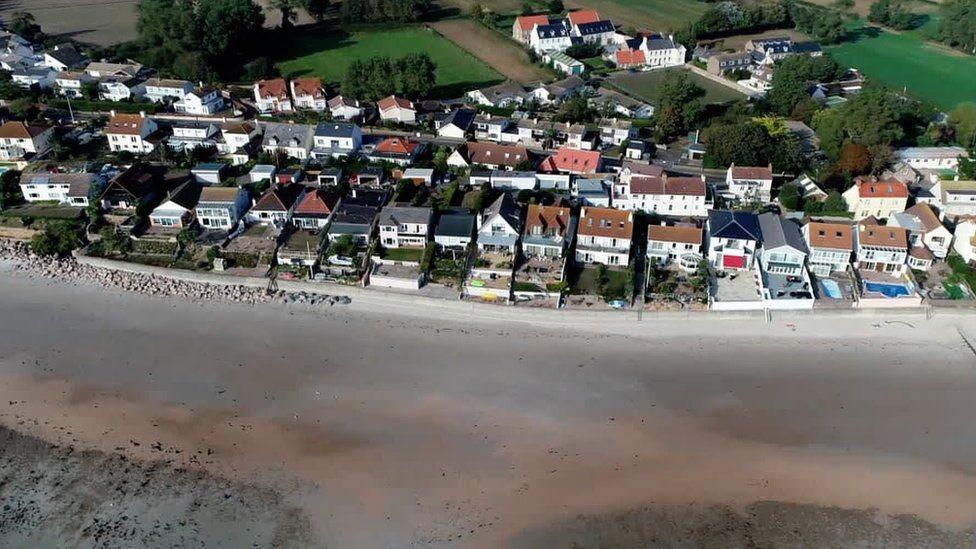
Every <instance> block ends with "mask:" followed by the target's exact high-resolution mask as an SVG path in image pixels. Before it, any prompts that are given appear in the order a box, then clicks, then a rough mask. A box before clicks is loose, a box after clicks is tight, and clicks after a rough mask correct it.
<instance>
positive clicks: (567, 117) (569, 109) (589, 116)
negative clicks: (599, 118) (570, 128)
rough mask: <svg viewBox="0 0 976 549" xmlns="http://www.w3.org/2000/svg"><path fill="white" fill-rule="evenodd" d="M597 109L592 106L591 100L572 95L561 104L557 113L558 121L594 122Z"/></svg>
mask: <svg viewBox="0 0 976 549" xmlns="http://www.w3.org/2000/svg"><path fill="white" fill-rule="evenodd" d="M595 117H596V111H595V110H594V109H592V108H591V107H590V102H589V101H587V100H586V98H583V97H579V96H576V97H570V98H569V99H566V100H565V101H563V102H562V103H561V104H560V105H559V111H558V112H557V113H556V120H557V121H558V122H573V123H580V122H592V121H593V119H594V118H595Z"/></svg>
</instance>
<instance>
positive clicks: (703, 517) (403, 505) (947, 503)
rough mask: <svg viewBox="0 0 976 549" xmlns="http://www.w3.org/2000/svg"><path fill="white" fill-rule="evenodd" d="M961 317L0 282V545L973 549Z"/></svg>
mask: <svg viewBox="0 0 976 549" xmlns="http://www.w3.org/2000/svg"><path fill="white" fill-rule="evenodd" d="M499 311H504V309H501V308H499ZM973 319H974V317H973V316H967V315H958V316H955V315H950V314H937V315H935V316H934V317H933V318H931V319H929V320H926V318H925V316H924V315H920V314H915V315H911V316H908V317H895V316H892V317H881V316H844V317H841V316H837V317H818V316H805V317H799V318H777V319H774V321H773V322H772V323H769V324H766V323H764V322H762V321H761V320H760V319H727V318H719V317H715V316H709V315H702V316H699V317H695V318H680V317H664V316H662V317H661V318H657V319H656V318H654V317H653V316H651V315H646V316H645V317H644V319H643V321H642V322H636V321H635V319H634V318H632V317H630V316H624V315H616V316H612V317H611V316H607V317H605V318H598V319H594V318H593V317H592V316H585V315H580V316H573V315H564V316H560V317H552V319H551V320H549V321H546V320H540V319H532V321H531V322H530V321H527V319H519V320H514V321H513V320H506V319H505V315H504V314H503V312H500V313H499V314H493V315H489V316H488V317H485V316H484V315H475V314H471V313H466V312H465V311H464V310H463V309H460V308H449V307H437V306H435V305H433V304H432V305H431V306H429V307H426V306H423V305H418V304H416V303H410V304H397V303H389V302H386V303H385V302H384V301H383V300H382V299H380V298H375V299H357V298H354V299H353V302H352V303H351V304H350V305H348V306H344V307H330V308H319V309H309V308H303V307H300V306H292V305H285V304H265V305H259V306H248V305H240V304H234V303H203V304H199V303H190V302H186V301H181V300H174V299H169V300H165V299H161V298H152V297H146V296H142V295H135V294H128V293H124V292H121V291H117V290H110V289H105V288H97V287H92V286H86V285H73V284H68V283H62V282H57V281H52V280H44V279H37V278H33V279H32V278H27V277H24V276H22V275H20V274H17V273H11V272H8V271H4V272H0V425H3V426H4V427H5V428H6V429H5V430H4V431H2V432H0V434H2V435H3V437H4V440H5V442H4V450H3V451H2V453H0V460H2V461H0V475H2V476H0V500H2V501H3V502H4V508H3V511H2V515H0V519H2V520H0V546H23V545H32V546H36V547H46V546H51V547H53V546H58V547H89V546H105V547H117V546H132V545H143V546H146V547H159V546H174V545H177V546H203V545H207V546H223V547H241V546H245V545H254V546H286V547H287V546H290V547H308V546H315V547H325V546H329V547H430V546H434V547H454V546H464V547H506V546H507V547H538V546H553V547H612V546H619V545H628V546H647V545H668V546H674V547H697V546H714V547H738V546H741V547H750V546H766V547H768V546H792V547H796V546H825V545H826V546H838V545H860V546H866V547H881V546H884V547H925V546H928V547H945V546H956V547H961V546H973V545H976V534H974V532H973V527H974V525H976V425H974V422H973V421H972V418H973V417H974V416H976V398H973V396H974V394H976V354H974V352H973V350H972V349H971V348H970V347H969V346H968V345H967V344H966V342H965V340H964V338H963V335H965V336H966V337H968V338H969V339H970V341H976V322H973ZM961 334H963V335H961ZM9 441H13V442H9ZM146 479H149V480H148V482H147V485H146V486H143V487H140V486H139V485H140V484H141V483H142V482H144V481H146ZM122 480H125V481H126V482H125V483H122V482H121V481H122ZM120 486H121V487H122V490H123V491H124V492H125V493H122V492H120V491H119V490H118V488H119V487H120ZM227 494H230V496H229V497H225V496H226V495H227ZM123 516H125V517H126V519H125V520H122V518H121V517H123ZM188 516H192V517H193V520H192V521H187V520H186V518H187V517H188ZM134 517H135V518H134ZM132 520H136V521H138V525H133V526H132V527H131V528H128V527H127V524H126V523H127V522H128V521H132ZM120 521H121V522H120ZM105 524H112V525H116V526H114V527H112V528H109V527H106V526H105ZM229 524H234V525H236V526H234V527H230V530H233V535H231V534H230V533H228V528H229V527H228V525H229ZM120 525H121V526H120ZM164 525H165V527H164ZM174 532H175V533H174ZM95 534H98V537H97V538H96V536H95ZM176 536H182V537H176Z"/></svg>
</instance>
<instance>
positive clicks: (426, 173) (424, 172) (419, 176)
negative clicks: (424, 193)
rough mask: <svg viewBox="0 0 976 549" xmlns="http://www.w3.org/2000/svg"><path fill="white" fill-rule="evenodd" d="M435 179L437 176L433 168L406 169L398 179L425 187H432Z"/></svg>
mask: <svg viewBox="0 0 976 549" xmlns="http://www.w3.org/2000/svg"><path fill="white" fill-rule="evenodd" d="M436 177H437V174H436V172H435V171H434V169H433V168H407V169H406V170H403V174H402V175H401V176H400V179H401V180H404V179H406V180H407V181H412V182H413V183H414V185H426V186H428V187H433V186H434V181H435V178H436Z"/></svg>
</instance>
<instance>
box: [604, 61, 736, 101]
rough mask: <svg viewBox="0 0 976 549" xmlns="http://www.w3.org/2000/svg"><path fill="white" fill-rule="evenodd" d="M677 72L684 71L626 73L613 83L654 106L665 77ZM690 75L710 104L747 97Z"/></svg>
mask: <svg viewBox="0 0 976 549" xmlns="http://www.w3.org/2000/svg"><path fill="white" fill-rule="evenodd" d="M676 70H684V69H677V68H675V69H665V70H656V71H651V72H635V73H624V74H621V75H619V76H615V77H614V78H613V79H612V80H611V82H613V84H614V85H615V86H617V87H618V88H620V89H622V90H624V91H625V92H627V93H629V94H631V95H633V96H634V97H638V98H640V99H643V100H644V101H646V102H648V103H650V104H652V105H653V104H655V103H656V102H657V97H658V92H659V90H660V88H661V83H662V82H664V77H665V75H667V73H668V71H676ZM688 75H689V76H691V79H692V81H694V82H695V83H696V84H698V85H699V86H701V87H702V88H704V89H705V101H706V102H708V103H725V102H726V101H733V100H736V99H745V97H746V96H745V94H741V93H739V92H737V91H735V90H733V89H732V88H729V87H727V86H723V85H722V84H719V83H717V82H713V81H711V80H709V79H707V78H705V77H702V76H699V75H697V74H695V73H693V72H690V71H689V72H688Z"/></svg>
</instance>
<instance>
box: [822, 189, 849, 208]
mask: <svg viewBox="0 0 976 549" xmlns="http://www.w3.org/2000/svg"><path fill="white" fill-rule="evenodd" d="M823 211H825V212H846V211H847V201H845V200H844V196H843V195H842V194H840V193H839V192H837V191H830V192H829V193H827V198H826V199H825V200H824V202H823Z"/></svg>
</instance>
